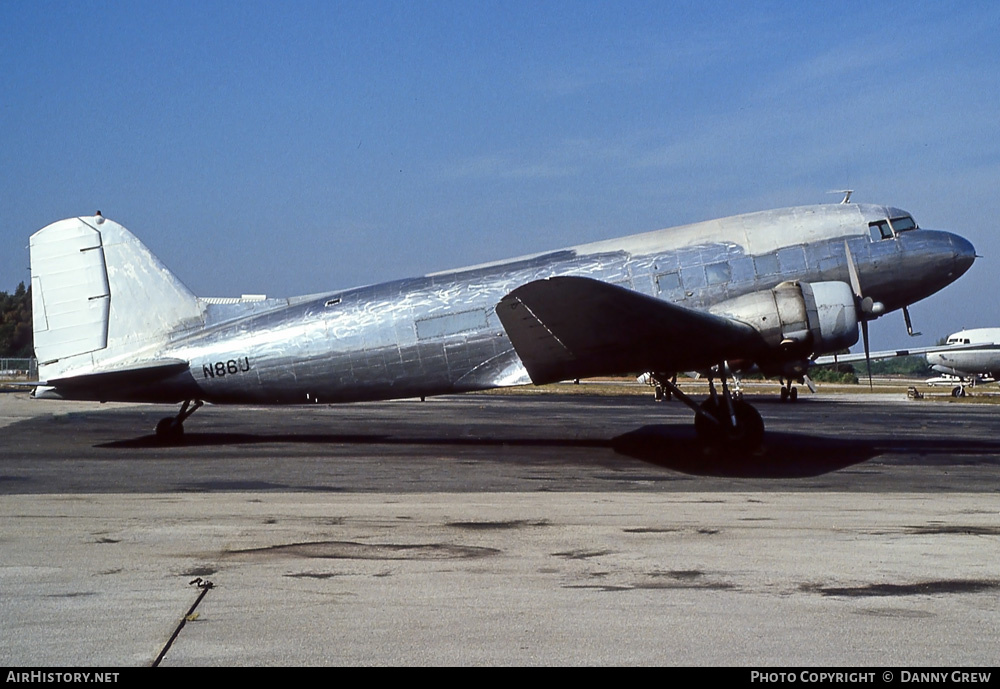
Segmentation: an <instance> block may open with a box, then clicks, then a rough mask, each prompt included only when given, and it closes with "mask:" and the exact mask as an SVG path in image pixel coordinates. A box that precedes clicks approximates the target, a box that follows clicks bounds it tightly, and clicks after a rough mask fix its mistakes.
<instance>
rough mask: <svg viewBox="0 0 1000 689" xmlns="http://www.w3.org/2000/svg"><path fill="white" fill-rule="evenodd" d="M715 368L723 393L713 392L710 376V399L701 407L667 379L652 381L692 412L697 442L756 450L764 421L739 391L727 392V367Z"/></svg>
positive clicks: (714, 388)
mask: <svg viewBox="0 0 1000 689" xmlns="http://www.w3.org/2000/svg"><path fill="white" fill-rule="evenodd" d="M718 368H719V370H718V375H719V383H720V385H721V387H722V391H721V393H720V392H719V391H718V390H717V389H716V387H715V381H714V380H713V378H712V375H711V374H709V379H708V389H709V397H708V399H707V400H705V401H704V402H702V403H701V404H698V403H697V402H695V401H694V400H693V399H691V398H690V397H688V396H687V395H686V394H684V393H683V392H681V390H680V388H678V387H677V385H676V383H675V382H674V381H672V380H671V379H670V377H669V376H666V375H662V376H661V375H657V376H655V378H656V380H657V382H658V384H660V385H662V386H663V387H664V388H666V389H667V390H669V391H670V393H671V394H672V395H673V396H674V397H676V398H677V399H679V400H680V401H681V402H683V403H684V404H686V405H687V406H688V407H690V408H691V409H692V410H694V413H695V417H694V430H695V433H696V434H697V435H698V439H699V440H701V441H702V442H704V443H706V444H712V445H722V446H725V447H728V448H733V449H740V450H756V449H757V448H758V447H760V444H761V443H762V442H763V440H764V421H763V419H761V418H760V414H759V413H758V412H757V410H756V409H754V408H753V406H751V405H750V404H748V403H747V402H744V401H743V400H742V399H741V398H740V397H742V396H741V395H740V396H739V397H738V396H737V394H738V391H735V392H734V391H732V390H730V387H729V383H728V382H727V379H728V378H729V377H731V376H730V373H729V366H728V364H725V363H723V364H722V365H721V366H719V367H718Z"/></svg>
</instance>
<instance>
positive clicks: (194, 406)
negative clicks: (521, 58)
mask: <svg viewBox="0 0 1000 689" xmlns="http://www.w3.org/2000/svg"><path fill="white" fill-rule="evenodd" d="M204 404H205V403H204V402H202V401H201V400H193V401H192V400H185V402H184V404H183V405H182V406H181V410H180V412H178V414H177V416H167V417H164V418H162V419H160V421H159V423H157V424H156V437H157V438H159V439H160V440H164V441H167V440H174V441H176V440H180V439H181V438H182V437H184V421H185V419H187V417H189V416H191V415H192V414H194V413H195V412H196V411H198V409H199V408H201V407H202V406H203V405H204Z"/></svg>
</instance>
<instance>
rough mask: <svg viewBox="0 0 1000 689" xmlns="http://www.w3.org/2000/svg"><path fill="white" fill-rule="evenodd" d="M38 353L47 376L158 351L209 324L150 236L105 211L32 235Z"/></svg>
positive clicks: (124, 362)
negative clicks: (146, 240)
mask: <svg viewBox="0 0 1000 689" xmlns="http://www.w3.org/2000/svg"><path fill="white" fill-rule="evenodd" d="M30 251H31V305H32V313H33V330H34V340H35V356H36V357H37V358H38V362H39V375H40V377H41V378H42V379H43V380H45V379H51V378H55V377H57V376H62V375H80V374H85V373H87V372H90V371H93V370H99V369H101V368H102V367H109V366H118V365H127V364H128V363H130V362H131V361H135V360H140V359H142V358H143V357H149V356H151V355H155V353H156V350H157V349H159V348H160V345H162V344H164V343H165V342H166V341H167V339H168V336H169V335H170V334H171V333H174V332H178V331H181V330H185V329H187V328H189V327H192V326H194V325H197V324H199V323H200V322H201V315H202V314H201V307H200V306H199V303H198V299H197V298H196V297H195V296H194V294H192V293H191V291H190V290H189V289H188V288H187V287H185V286H184V285H183V283H181V281H180V280H178V279H177V278H176V277H175V276H174V275H173V274H172V273H171V272H170V271H169V270H167V268H166V267H165V266H164V265H163V264H162V263H160V261H159V259H157V258H156V257H155V256H154V255H153V254H152V253H150V251H149V249H147V248H146V247H145V246H144V245H143V244H142V242H140V241H139V240H138V239H136V237H135V236H134V235H133V234H132V233H131V232H129V231H128V230H126V229H125V228H124V227H122V226H121V225H119V224H118V223H116V222H113V221H111V220H107V219H105V218H103V217H102V216H100V215H97V216H93V217H81V218H69V219H67V220H60V221H59V222H56V223H53V224H51V225H49V226H48V227H45V228H43V229H41V230H39V231H38V232H36V233H35V234H33V235H32V236H31V247H30Z"/></svg>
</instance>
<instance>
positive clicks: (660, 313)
mask: <svg viewBox="0 0 1000 689" xmlns="http://www.w3.org/2000/svg"><path fill="white" fill-rule="evenodd" d="M496 312H497V315H498V316H499V317H500V322H501V323H502V324H503V327H504V329H505V330H506V331H507V336H508V337H509V338H510V341H511V343H512V344H513V345H514V349H515V350H516V351H517V354H518V356H519V357H520V358H521V361H522V362H523V363H524V366H525V368H526V369H527V371H528V375H530V376H531V380H532V382H533V383H535V384H536V385H542V384H545V383H552V382H556V381H559V380H566V379H570V378H589V377H593V376H600V375H621V374H627V373H638V372H641V371H671V372H672V371H687V370H697V369H704V368H708V367H710V366H713V365H715V364H717V363H719V362H720V361H722V360H724V359H731V358H739V357H745V356H747V354H748V352H750V351H752V350H753V349H755V348H756V347H757V346H758V343H759V341H760V337H759V335H758V333H757V331H756V330H755V329H754V328H753V327H752V326H750V325H748V324H746V323H742V322H740V321H736V320H733V319H730V318H725V317H722V316H714V315H712V314H708V313H703V312H701V311H695V310H693V309H689V308H685V307H683V306H678V305H676V304H671V303H669V302H665V301H662V300H660V299H656V298H655V297H650V296H647V295H645V294H641V293H639V292H634V291H632V290H630V289H626V288H624V287H618V286H616V285H611V284H608V283H606V282H601V281H599V280H593V279H590V278H583V277H555V278H548V279H545V280H536V281H534V282H529V283H527V284H525V285H522V286H521V287H518V288H517V289H515V290H513V291H512V292H510V293H509V294H508V295H507V296H505V297H504V298H503V299H501V300H500V303H499V304H497V306H496Z"/></svg>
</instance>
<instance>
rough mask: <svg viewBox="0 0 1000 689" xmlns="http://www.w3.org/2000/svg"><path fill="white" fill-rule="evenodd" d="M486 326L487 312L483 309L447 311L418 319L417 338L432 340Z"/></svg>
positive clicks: (481, 328) (482, 328)
mask: <svg viewBox="0 0 1000 689" xmlns="http://www.w3.org/2000/svg"><path fill="white" fill-rule="evenodd" d="M485 328H486V312H485V311H483V310H481V309H475V310H472V311H459V312H457V313H446V314H444V315H443V316H432V317H430V318H424V319H421V320H418V321H417V339H419V340H432V339H435V338H439V337H448V336H449V335H458V334H459V333H465V332H473V331H477V330H484V329H485Z"/></svg>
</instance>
